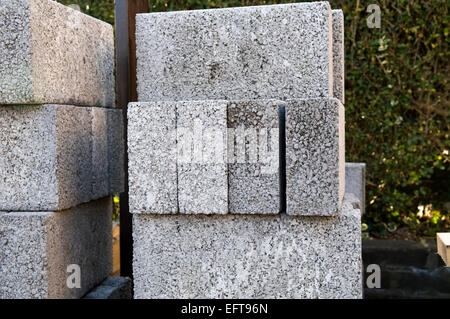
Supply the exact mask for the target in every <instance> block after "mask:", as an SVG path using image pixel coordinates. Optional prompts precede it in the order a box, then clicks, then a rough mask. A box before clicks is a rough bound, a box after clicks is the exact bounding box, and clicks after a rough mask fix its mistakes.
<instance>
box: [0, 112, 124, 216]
mask: <svg viewBox="0 0 450 319" xmlns="http://www.w3.org/2000/svg"><path fill="white" fill-rule="evenodd" d="M0 127H1V128H2V129H1V130H0V149H1V150H2V152H1V153H0V175H1V176H2V178H0V189H1V191H0V210H3V211H59V210H62V209H67V208H70V207H74V206H76V205H78V204H80V203H86V202H89V201H91V200H93V199H97V198H102V197H105V196H108V195H110V194H113V193H120V192H122V190H123V173H124V172H123V165H122V164H123V146H122V145H123V137H122V114H121V111H120V110H113V109H106V108H90V107H76V106H69V105H64V106H61V105H48V104H46V105H32V106H31V105H24V106H4V107H1V108H0Z"/></svg>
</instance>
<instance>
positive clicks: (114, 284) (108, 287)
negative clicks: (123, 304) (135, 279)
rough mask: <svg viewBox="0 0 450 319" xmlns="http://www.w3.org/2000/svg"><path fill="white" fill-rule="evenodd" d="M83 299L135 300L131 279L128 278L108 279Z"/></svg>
mask: <svg viewBox="0 0 450 319" xmlns="http://www.w3.org/2000/svg"><path fill="white" fill-rule="evenodd" d="M83 299H133V293H132V282H131V279H130V278H128V277H109V278H106V279H105V281H103V282H102V283H101V284H100V285H98V286H97V287H95V288H94V289H92V291H90V292H89V293H88V294H87V295H86V296H84V297H83Z"/></svg>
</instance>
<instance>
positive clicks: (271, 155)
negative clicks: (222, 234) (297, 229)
mask: <svg viewBox="0 0 450 319" xmlns="http://www.w3.org/2000/svg"><path fill="white" fill-rule="evenodd" d="M281 103H282V102H280V101H276V100H253V101H233V102H230V103H229V105H228V130H229V133H230V134H228V154H229V157H228V187H229V189H228V197H229V198H228V200H229V203H228V208H229V213H231V214H278V213H279V212H280V185H279V184H280V181H279V115H278V108H279V105H281ZM231 133H232V134H231Z"/></svg>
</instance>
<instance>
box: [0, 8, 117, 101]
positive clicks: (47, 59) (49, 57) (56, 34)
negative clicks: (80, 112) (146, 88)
mask: <svg viewBox="0 0 450 319" xmlns="http://www.w3.org/2000/svg"><path fill="white" fill-rule="evenodd" d="M113 72H114V36H113V28H112V26H111V25H109V24H107V23H104V22H102V21H100V20H97V19H94V18H92V17H90V16H88V15H85V14H83V13H81V12H79V11H76V10H73V9H71V8H69V7H66V6H64V5H61V4H59V3H57V2H55V1H50V0H2V1H0V105H1V104H71V105H88V106H103V107H112V106H114V102H115V101H114V96H115V94H114V85H115V84H114V73H113Z"/></svg>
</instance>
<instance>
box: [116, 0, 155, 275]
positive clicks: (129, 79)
mask: <svg viewBox="0 0 450 319" xmlns="http://www.w3.org/2000/svg"><path fill="white" fill-rule="evenodd" d="M146 12H149V2H148V0H115V26H116V78H117V107H119V108H121V109H122V111H123V120H124V123H123V125H124V137H125V155H124V156H125V161H124V165H125V168H124V169H125V191H124V192H123V193H122V194H120V275H121V276H127V277H132V276H133V267H132V264H133V237H132V218H131V214H130V208H129V204H128V191H129V190H128V153H127V151H126V150H127V145H126V144H127V137H128V132H127V106H128V103H129V102H135V101H137V90H136V41H135V40H136V36H135V29H136V14H138V13H146Z"/></svg>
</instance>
